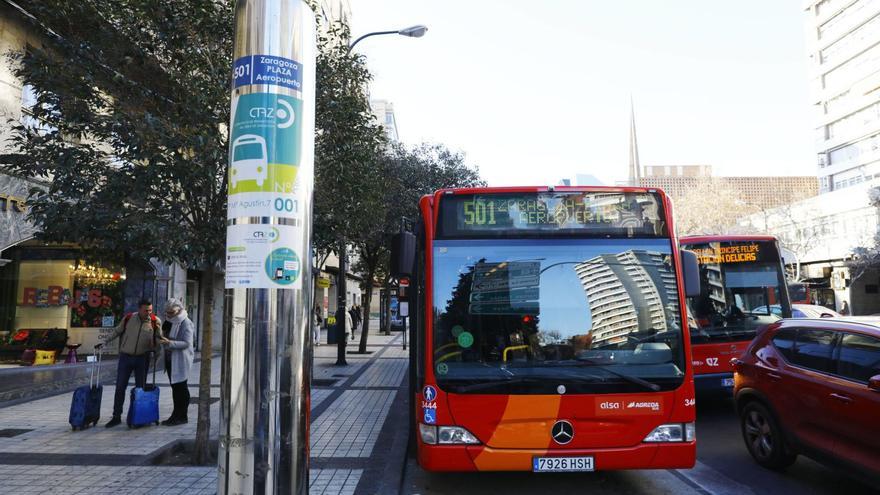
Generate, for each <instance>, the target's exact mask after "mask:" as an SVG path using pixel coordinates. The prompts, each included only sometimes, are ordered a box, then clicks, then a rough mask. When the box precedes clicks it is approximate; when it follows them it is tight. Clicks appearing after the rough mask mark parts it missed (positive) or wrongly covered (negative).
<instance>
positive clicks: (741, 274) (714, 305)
mask: <svg viewBox="0 0 880 495" xmlns="http://www.w3.org/2000/svg"><path fill="white" fill-rule="evenodd" d="M683 247H684V248H685V249H688V250H691V251H694V252H695V253H696V254H697V259H698V261H699V264H700V279H701V280H700V289H701V294H700V296H699V297H691V298H688V300H687V301H688V312H689V316H690V318H691V319H690V325H689V327H690V333H691V342H692V343H694V344H707V343H721V342H735V341H742V340H751V339H752V338H753V337H754V336H755V333H756V332H757V329H758V328H759V327H761V326H763V325H767V324H770V323H773V322H774V321H778V320H780V319H782V318H788V317H791V307H790V304H789V302H788V300H787V298H786V297H784V294H783V292H782V291H783V288H784V287H785V286H784V283H785V278H784V274H783V271H782V263H781V262H780V258H779V253H778V250H777V248H776V243H775V242H774V241H754V240H750V241H718V242H709V243H703V244H689V245H686V246H683Z"/></svg>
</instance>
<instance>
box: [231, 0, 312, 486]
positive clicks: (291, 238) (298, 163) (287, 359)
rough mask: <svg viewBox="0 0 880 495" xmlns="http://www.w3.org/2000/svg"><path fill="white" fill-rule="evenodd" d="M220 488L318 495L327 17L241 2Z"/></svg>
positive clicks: (284, 3) (283, 3)
mask: <svg viewBox="0 0 880 495" xmlns="http://www.w3.org/2000/svg"><path fill="white" fill-rule="evenodd" d="M231 81H232V84H231V86H232V95H231V120H230V122H229V143H230V144H229V146H230V149H229V169H228V174H227V176H228V197H227V209H228V213H227V222H226V225H227V227H226V229H227V230H226V257H225V261H226V267H225V268H226V294H225V312H224V325H223V330H224V331H223V363H222V376H221V385H220V387H221V389H220V394H221V404H220V425H219V430H220V432H219V450H218V481H217V492H218V493H219V494H224V495H225V494H247V495H250V494H260V495H270V494H297V495H306V494H308V491H309V486H308V483H309V465H308V462H309V439H308V424H309V387H310V379H311V378H310V369H311V366H310V364H311V360H312V354H311V352H312V351H311V341H310V339H311V332H310V331H309V329H310V325H311V314H312V311H311V308H312V302H311V300H312V297H313V287H312V276H311V265H312V263H311V228H312V188H313V184H314V112H315V109H314V99H315V87H314V85H315V18H314V14H313V13H312V11H311V9H310V8H309V7H308V6H307V5H306V3H305V2H304V1H303V0H238V1H237V2H236V5H235V31H234V47H233V71H232V79H231Z"/></svg>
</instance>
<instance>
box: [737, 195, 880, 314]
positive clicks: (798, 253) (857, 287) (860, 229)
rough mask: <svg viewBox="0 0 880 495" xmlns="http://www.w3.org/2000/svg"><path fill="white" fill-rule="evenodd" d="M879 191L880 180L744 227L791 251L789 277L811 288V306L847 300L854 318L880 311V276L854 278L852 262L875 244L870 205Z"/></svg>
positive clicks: (762, 216) (744, 222) (747, 221)
mask: <svg viewBox="0 0 880 495" xmlns="http://www.w3.org/2000/svg"><path fill="white" fill-rule="evenodd" d="M875 188H880V179H872V180H870V181H867V182H864V181H863V182H861V183H859V184H856V185H854V186H852V187H846V188H843V189H838V190H835V191H831V192H828V193H825V194H820V195H818V196H814V197H812V198H807V199H805V200H802V201H798V202H795V203H792V204H790V205H785V206H781V207H778V208H775V209H772V210H768V211H765V212H761V213H756V214H753V215H749V216H746V217H744V218H743V219H741V220H740V226H741V227H742V228H743V229H744V230H748V231H754V232H766V233H769V234H772V235H775V236H776V237H778V238H779V240H780V242H781V244H782V246H783V247H784V248H785V249H786V250H787V251H789V252H790V253H791V255H790V256H789V257H788V258H787V259H785V263H786V265H787V266H788V267H789V269H790V277H789V278H790V280H793V281H798V282H801V283H803V284H804V285H805V286H806V287H807V289H808V291H809V299H810V301H811V302H815V303H817V304H821V305H824V306H828V307H830V308H832V309H838V310H839V309H840V308H841V307H842V306H843V302H844V301H848V303H849V306H850V308H851V310H852V314H857V315H858V314H861V315H865V314H874V313H880V292H878V286H880V276H878V273H877V272H874V271H868V272H866V273H863V274H853V273H851V271H850V269H849V267H848V263H847V262H848V261H849V260H851V259H852V257H853V251H854V250H855V249H856V248H858V247H864V246H871V245H873V243H874V235H875V233H876V232H877V228H878V226H880V224H878V211H877V208H875V207H874V206H872V205H871V202H870V194H871V190H872V189H875Z"/></svg>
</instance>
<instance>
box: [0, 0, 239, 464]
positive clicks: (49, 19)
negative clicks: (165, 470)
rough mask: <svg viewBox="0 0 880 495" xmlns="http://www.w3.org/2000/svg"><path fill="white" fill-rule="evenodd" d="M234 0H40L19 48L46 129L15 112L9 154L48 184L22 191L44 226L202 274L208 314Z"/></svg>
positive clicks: (199, 442)
mask: <svg viewBox="0 0 880 495" xmlns="http://www.w3.org/2000/svg"><path fill="white" fill-rule="evenodd" d="M232 5H233V2H231V1H224V2H220V1H216V0H190V1H188V2H177V1H174V0H53V1H47V0H34V1H31V2H29V3H28V7H27V8H28V11H29V13H30V14H32V15H33V21H32V22H33V24H34V27H35V28H36V29H39V30H40V31H41V32H42V33H43V34H44V35H45V38H46V40H47V43H46V45H45V47H33V48H31V49H30V50H29V51H27V52H25V53H19V54H14V55H13V60H14V61H15V62H16V67H15V69H14V72H15V75H16V76H17V77H18V78H19V79H21V80H22V82H23V83H24V84H28V85H30V86H31V87H32V88H33V90H34V93H35V94H36V105H35V106H34V108H33V109H32V112H33V116H34V117H35V118H36V119H38V120H39V121H40V122H42V125H41V126H40V128H35V127H33V126H29V125H25V124H20V123H19V124H16V125H15V126H14V129H13V138H12V141H13V144H14V146H15V148H16V151H15V152H14V153H11V154H9V155H5V156H4V157H3V159H2V161H3V166H4V167H5V168H6V169H7V170H8V171H11V172H13V173H18V174H21V175H24V176H27V177H33V178H36V179H40V180H42V181H44V182H47V183H48V188H47V189H45V190H41V189H37V188H35V189H33V190H32V191H31V195H30V197H29V200H28V201H29V206H30V210H29V211H30V213H29V214H30V219H31V220H32V221H33V222H34V223H35V224H36V225H37V226H38V227H39V229H40V233H39V237H40V238H41V239H43V240H45V241H50V242H76V243H78V244H80V245H81V246H83V247H84V248H88V249H89V250H90V251H91V252H93V253H95V254H96V256H99V257H102V258H104V259H107V260H118V259H120V258H121V257H122V256H123V254H122V253H125V255H127V256H129V257H131V258H134V259H138V260H142V261H147V260H150V259H158V260H160V261H163V262H168V263H180V264H182V265H184V266H187V267H193V268H201V269H203V270H204V272H205V275H206V277H205V282H206V283H205V294H206V296H205V301H204V303H205V312H206V314H208V315H211V314H213V306H214V300H213V282H214V276H215V269H216V267H217V266H218V263H219V262H220V261H221V260H222V256H223V252H224V248H225V230H226V229H225V218H226V216H225V207H226V166H227V135H226V132H223V131H222V130H221V125H223V124H226V123H227V122H229V93H228V87H229V68H230V67H231V53H232ZM211 322H212V319H211V318H206V319H205V323H204V326H203V328H202V356H201V357H202V360H201V368H200V371H201V375H200V380H199V405H198V406H199V411H198V425H197V432H196V442H195V451H194V461H195V462H196V463H198V464H204V463H205V462H207V461H208V459H209V458H210V452H209V449H208V445H209V444H208V435H209V432H210V414H209V411H210V405H209V404H210V402H209V401H210V397H211V393H210V377H211V342H212V333H213V329H212V324H211Z"/></svg>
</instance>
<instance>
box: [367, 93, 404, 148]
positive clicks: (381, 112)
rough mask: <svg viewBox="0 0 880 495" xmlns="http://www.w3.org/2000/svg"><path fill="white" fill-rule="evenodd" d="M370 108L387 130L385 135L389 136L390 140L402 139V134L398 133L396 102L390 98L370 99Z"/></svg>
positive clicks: (393, 141)
mask: <svg viewBox="0 0 880 495" xmlns="http://www.w3.org/2000/svg"><path fill="white" fill-rule="evenodd" d="M370 108H371V109H372V110H373V115H375V116H376V121H377V122H379V124H380V125H381V126H382V128H383V129H384V130H385V137H387V138H388V141H390V142H392V143H396V142H398V141H400V136H399V135H398V134H397V117H396V116H395V115H394V104H393V103H391V102H390V101H388V100H370Z"/></svg>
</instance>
